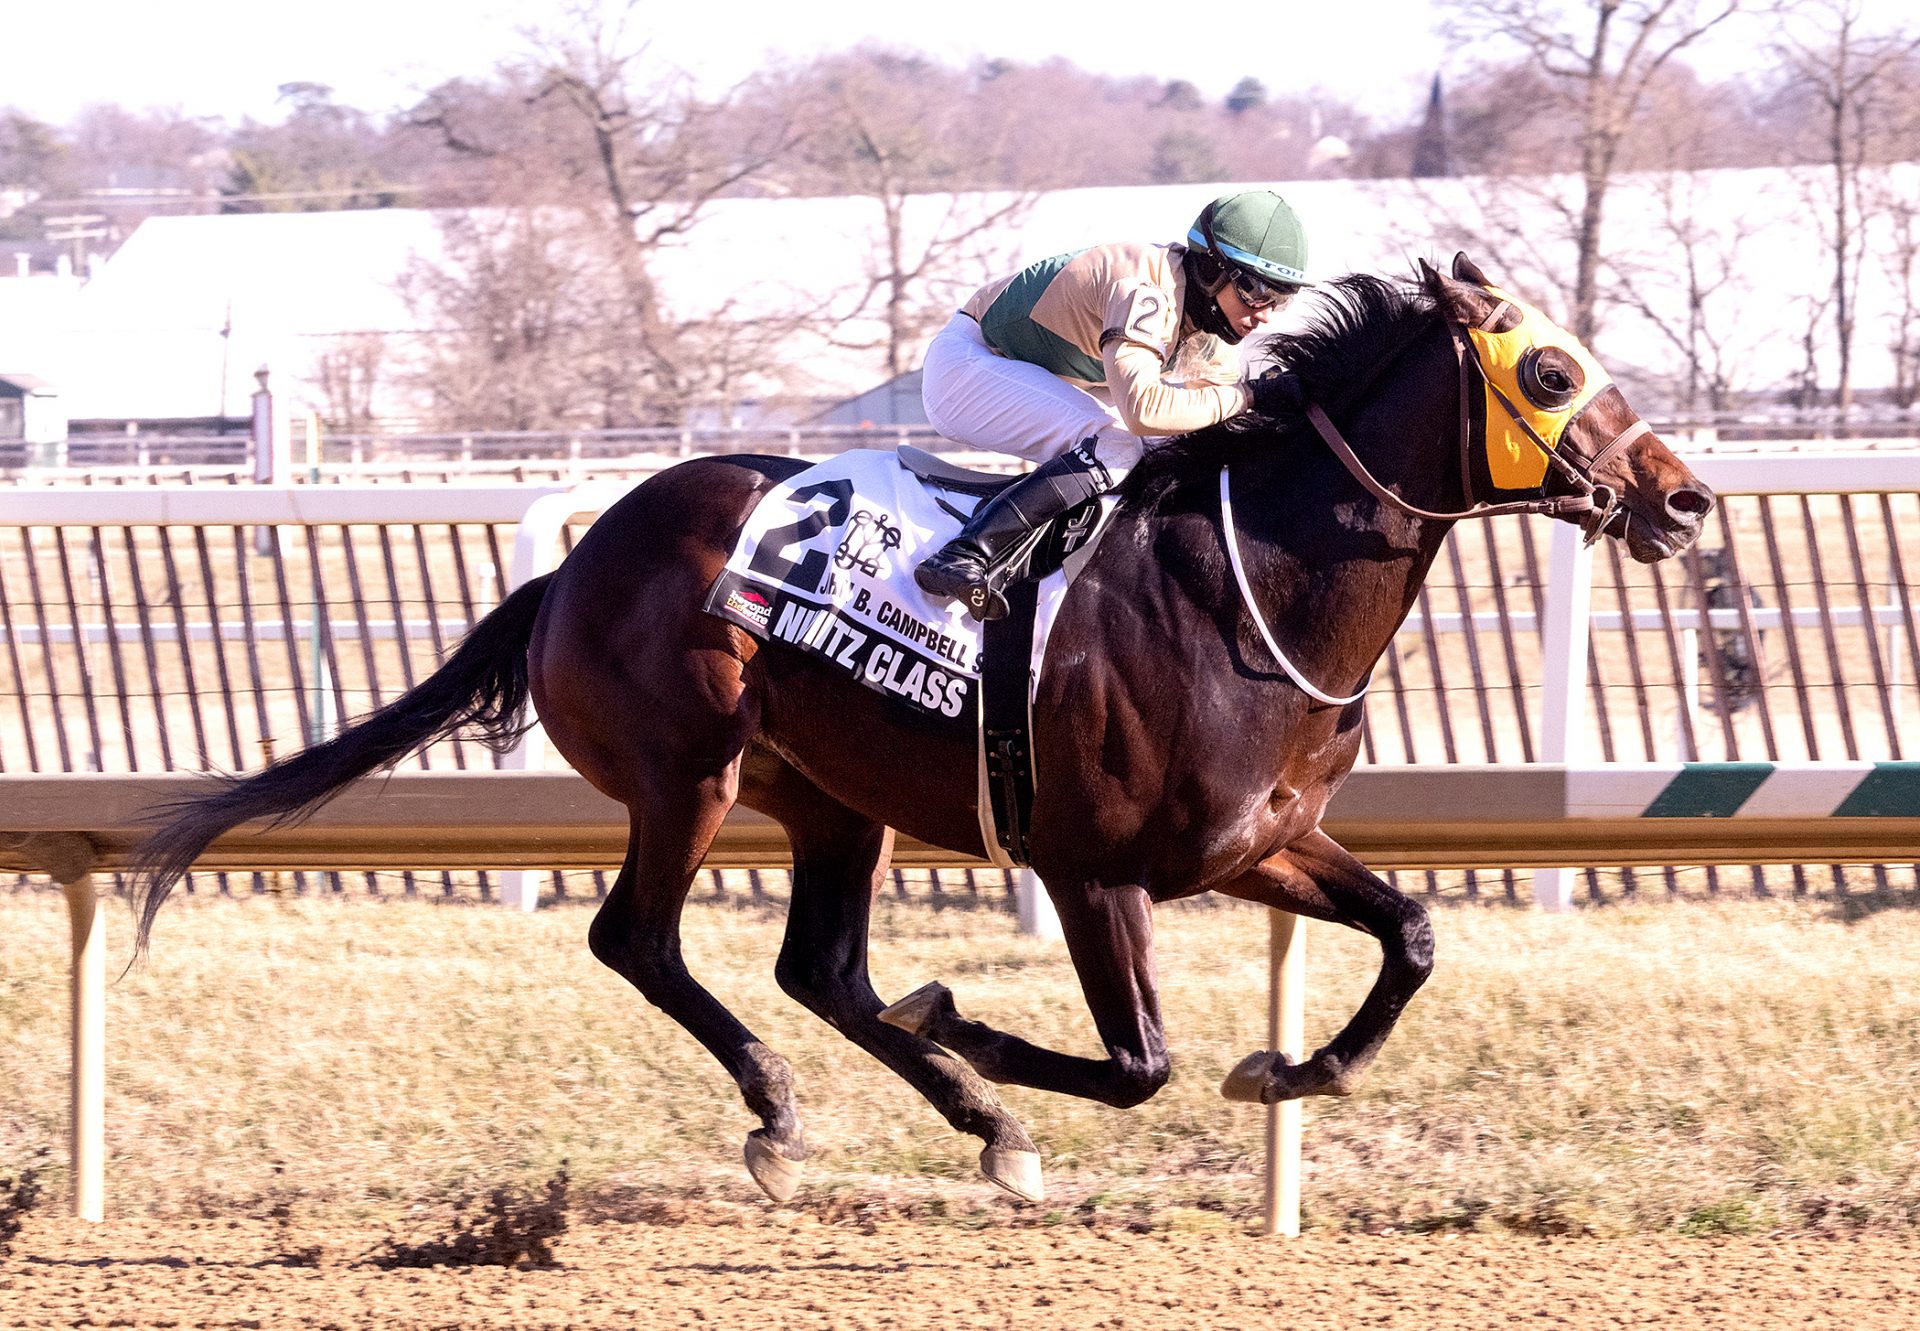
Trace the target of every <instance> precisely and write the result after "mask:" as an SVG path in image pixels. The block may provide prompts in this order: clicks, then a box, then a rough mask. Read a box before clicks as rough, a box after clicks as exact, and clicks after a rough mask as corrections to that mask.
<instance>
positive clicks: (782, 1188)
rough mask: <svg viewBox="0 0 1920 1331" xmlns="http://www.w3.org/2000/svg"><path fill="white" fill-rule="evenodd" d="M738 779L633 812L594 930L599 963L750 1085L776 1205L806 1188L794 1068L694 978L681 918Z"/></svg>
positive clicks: (683, 791)
mask: <svg viewBox="0 0 1920 1331" xmlns="http://www.w3.org/2000/svg"><path fill="white" fill-rule="evenodd" d="M733 773H734V769H733V768H732V767H729V768H728V769H727V770H726V772H725V773H723V774H720V775H714V776H709V777H707V778H705V779H689V780H688V781H687V782H686V783H685V784H684V785H670V784H667V783H662V784H661V785H660V786H659V787H657V788H656V789H655V790H654V791H653V792H652V793H651V796H650V797H649V798H647V799H646V800H644V801H643V802H641V803H639V804H636V805H635V806H634V807H633V830H632V837H631V840H630V842H629V844H628V848H627V860H626V864H625V865H624V866H623V867H622V868H621V870H620V876H619V877H618V878H617V879H616V880H615V881H614V884H613V888H612V890H611V891H609V892H608V893H607V899H606V901H605V902H604V903H603V904H602V905H601V907H600V913H599V914H598V915H596V916H594V920H593V925H592V927H591V928H590V929H589V930H588V932H587V943H588V946H590V947H591V948H592V949H593V954H594V956H596V957H598V958H599V959H600V960H601V961H602V962H604V963H606V965H608V966H609V967H611V968H612V969H613V970H615V971H617V972H619V973H620V974H621V975H622V976H624V977H626V979H627V980H628V982H629V983H631V984H632V985H633V987H634V988H636V989H638V990H639V991H640V993H641V994H642V995H643V996H644V997H645V998H646V1000H647V1001H648V1002H649V1003H652V1004H653V1005H654V1006H655V1007H657V1008H659V1009H660V1010H661V1011H662V1012H664V1013H666V1014H667V1015H668V1016H669V1017H671V1018H673V1019H674V1020H675V1021H676V1022H678V1023H679V1024H680V1025H681V1026H683V1027H685V1028H686V1030H687V1031H688V1033H690V1034H691V1035H692V1036H693V1037H694V1038H695V1039H697V1040H698V1041H700V1043H701V1044H703V1045H705V1046H706V1047H707V1050H708V1052H710V1053H711V1054H712V1055H713V1056H714V1057H715V1058H717V1059H719V1060H720V1064H721V1066H722V1067H724V1068H726V1070H727V1072H728V1073H729V1074H730V1075H731V1076H732V1077H733V1079H734V1081H735V1082H736V1083H737V1084H738V1085H739V1087H740V1095H741V1098H742V1099H743V1100H745V1102H746V1105H747V1108H748V1109H750V1110H752V1111H753V1113H754V1114H755V1115H757V1116H758V1117H759V1119H760V1127H759V1128H757V1129H755V1130H754V1131H753V1132H752V1133H751V1134H750V1135H749V1136H748V1138H747V1145H746V1160H747V1170H748V1172H749V1173H751V1174H752V1175H753V1180H754V1182H756V1183H758V1184H759V1185H760V1187H761V1189H762V1190H763V1191H765V1192H766V1194H767V1195H768V1196H770V1197H772V1198H773V1199H774V1200H775V1201H786V1200H787V1199H788V1198H789V1197H791V1196H792V1195H793V1193H794V1190H795V1189H796V1188H797V1187H799V1183H800V1171H801V1162H802V1161H804V1160H805V1159H806V1155H807V1147H806V1141H805V1139H804V1138H803V1137H802V1135H801V1132H800V1118H799V1113H798V1111H797V1110H796V1109H795V1108H794V1103H793V1069H792V1068H791V1067H790V1066H789V1065H788V1063H787V1060H786V1059H784V1058H782V1057H781V1056H780V1055H779V1054H777V1053H775V1052H774V1051H773V1050H772V1049H770V1048H768V1047H767V1046H766V1045H764V1044H762V1043H760V1041H759V1040H758V1039H756V1038H755V1037H754V1034H753V1032H752V1031H750V1030H748V1029H747V1028H746V1027H745V1026H743V1025H741V1024H740V1022H739V1020H738V1019H736V1018H735V1017H734V1015H733V1014H732V1013H731V1012H729V1011H728V1010H727V1009H726V1008H725V1007H724V1006H723V1005H722V1004H721V1003H720V1001H719V1000H718V999H716V998H715V997H714V996H713V995H712V994H710V993H708V992H707V990H706V989H705V988H704V987H702V986H701V984H700V983H699V982H698V981H696V980H695V979H694V978H693V977H692V976H691V975H690V974H688V973H687V967H686V962H685V961H684V960H683V959H682V958H681V954H680V913H681V908H682V907H683V906H684V905H685V904H686V899H687V892H688V889H689V888H690V887H691V886H692V884H693V876H694V873H695V871H696V870H698V868H699V866H700V862H701V860H702V859H704V858H705V856H706V853H707V847H708V846H709V845H710V844H712V841H713V837H714V834H715V833H716V832H717V831H719V829H720V824H721V821H722V820H723V819H725V817H726V815H727V809H728V808H729V807H730V806H731V805H732V803H733V780H734V777H733Z"/></svg>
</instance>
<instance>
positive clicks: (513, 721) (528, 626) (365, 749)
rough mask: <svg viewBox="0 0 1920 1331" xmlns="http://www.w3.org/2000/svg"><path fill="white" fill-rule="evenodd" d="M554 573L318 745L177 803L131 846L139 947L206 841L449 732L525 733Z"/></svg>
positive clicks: (488, 740)
mask: <svg viewBox="0 0 1920 1331" xmlns="http://www.w3.org/2000/svg"><path fill="white" fill-rule="evenodd" d="M551 577H552V575H551V574H549V575H547V576H546V577H540V578H535V579H533V580H532V581H531V582H528V583H527V584H525V585H524V586H522V587H520V588H519V589H518V590H517V591H515V592H514V593H513V595H511V596H509V597H508V598H507V599H506V600H504V601H502V602H501V603H500V604H499V605H498V606H496V607H495V608H494V610H493V613H491V614H489V615H488V616H487V617H486V618H485V619H483V620H481V621H480V622H479V623H478V624H476V625H474V626H473V630H472V631H471V632H470V633H468V634H467V636H466V637H465V638H463V639H462V640H461V642H460V645H459V646H458V647H456V648H455V649H454V652H453V655H452V656H450V657H448V658H447V662H446V664H445V665H443V666H441V667H440V668H439V669H438V670H436V671H434V672H433V674H431V675H429V676H428V677H427V678H426V679H425V680H423V681H421V683H420V684H419V686H418V687H416V688H413V689H410V690H408V691H407V692H406V693H404V694H402V695H401V696H400V697H398V698H396V699H395V700H394V701H392V702H391V703H388V704H387V705H386V706H385V707H382V708H381V709H380V710H379V711H377V712H374V713H372V714H371V715H369V716H367V717H365V718H363V719H361V720H360V721H358V722H356V723H355V724H353V725H351V726H349V727H347V728H346V729H345V730H343V731H341V732H340V733H339V734H338V735H335V736H334V737H333V738H332V739H330V740H328V741H326V742H325V743H324V744H316V745H314V746H313V747H312V748H310V749H302V750H301V751H300V752H299V753H296V754H294V755H293V756H292V757H290V758H287V759H284V760H283V761H281V762H277V763H274V764H272V765H271V766H269V767H267V768H265V769H263V770H262V771H259V772H256V773H255V774H254V775H252V776H248V777H227V778H224V779H223V788H222V789H221V790H220V791H219V792H218V793H216V794H213V795H209V796H206V797H205V798H203V799H197V800H192V801H190V802H187V803H183V804H180V805H176V806H174V807H173V808H171V809H168V810H166V811H165V812H166V813H168V814H170V815H171V817H170V818H169V819H168V821H167V822H166V823H165V825H163V826H162V827H161V828H160V829H159V830H158V831H156V832H155V833H154V834H153V835H152V836H150V837H148V838H147V839H146V840H145V841H144V842H142V843H141V845H140V846H139V847H138V849H137V850H136V851H135V852H134V872H135V874H136V878H135V889H136V892H137V894H138V895H139V897H140V932H139V938H138V941H137V949H138V951H141V952H144V951H145V950H146V946H147V935H148V933H149V931H151V929H152V928H153V917H154V916H155V915H157V914H158V913H159V911H160V907H161V905H162V903H164V902H165V901H166V899H167V894H168V893H170V892H172V891H173V886H174V884H175V883H177V882H179V881H180V879H181V878H182V877H184V876H185V874H186V872H187V870H188V869H190V868H192V867H193V862H194V861H195V860H196V859H198V858H199V857H200V854H201V852H202V851H204V850H205V849H206V848H207V847H208V846H209V845H210V844H212V842H213V841H214V839H215V838H216V837H218V836H220V835H221V834H222V833H224V832H227V831H229V830H230V829H232V828H235V827H238V826H239V825H240V824H241V823H245V822H251V821H253V820H254V819H256V818H267V819H271V820H273V823H274V824H275V825H276V826H279V825H282V824H286V823H293V822H298V821H300V820H301V819H302V818H307V817H310V816H312V814H313V812H314V811H315V810H316V809H318V808H319V807H320V806H321V805H323V804H325V803H326V802H327V801H328V800H330V799H332V798H333V797H334V796H335V795H338V794H339V793H340V792H341V791H342V790H344V789H345V788H346V787H347V786H348V785H349V784H350V783H352V782H353V781H354V780H356V779H357V778H359V777H363V776H365V775H366V774H367V773H369V772H374V771H378V770H379V769H381V768H383V767H391V766H392V765H393V764H394V763H396V762H398V761H400V759H402V758H404V757H405V756H406V755H407V754H408V753H410V752H412V751H413V750H415V749H417V748H419V747H421V746H422V745H424V744H429V743H432V742H433V741H434V740H437V739H443V738H445V737H446V736H448V735H451V734H453V733H454V732H455V731H457V730H468V729H471V730H476V731H478V732H479V735H478V736H477V738H478V739H479V740H480V742H482V743H484V744H486V745H488V746H489V747H491V748H494V749H505V748H509V747H511V746H512V744H513V742H514V741H515V740H516V739H518V738H519V737H520V736H521V735H522V734H524V733H525V731H526V728H527V727H526V724H525V723H523V722H522V720H521V715H522V713H524V712H525V711H526V706H527V645H528V644H529V643H530V642H531V641H532V639H533V621H534V618H535V616H536V615H538V614H539V612H540V602H541V601H542V599H544V598H545V596H546V594H547V583H548V581H549V580H550V579H551Z"/></svg>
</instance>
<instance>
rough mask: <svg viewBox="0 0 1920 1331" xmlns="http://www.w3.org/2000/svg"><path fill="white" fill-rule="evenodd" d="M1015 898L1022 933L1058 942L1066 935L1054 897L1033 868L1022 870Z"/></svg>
mask: <svg viewBox="0 0 1920 1331" xmlns="http://www.w3.org/2000/svg"><path fill="white" fill-rule="evenodd" d="M1013 900H1014V906H1015V908H1016V909H1017V911H1018V912H1019V916H1020V932H1021V933H1023V934H1026V935H1027V936H1028V937H1029V938H1038V939H1042V940H1044V941H1046V942H1049V943H1057V942H1059V941H1060V940H1061V939H1063V938H1065V937H1066V934H1065V933H1063V932H1061V929H1060V915H1059V912H1057V911H1056V910H1054V908H1053V898H1052V897H1050V896H1048V895H1047V888H1046V884H1044V883H1042V882H1041V881H1040V875H1039V874H1037V873H1035V872H1034V871H1033V870H1031V869H1022V870H1020V880H1019V882H1018V884H1017V885H1016V886H1015V887H1014V890H1013Z"/></svg>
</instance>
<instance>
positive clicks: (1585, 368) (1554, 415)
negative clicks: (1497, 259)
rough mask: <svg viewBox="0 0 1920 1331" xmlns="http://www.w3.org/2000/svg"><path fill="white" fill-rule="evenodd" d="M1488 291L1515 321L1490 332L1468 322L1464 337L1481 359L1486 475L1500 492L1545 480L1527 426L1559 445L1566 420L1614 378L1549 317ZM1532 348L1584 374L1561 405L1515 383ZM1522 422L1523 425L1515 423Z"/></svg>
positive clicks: (1544, 461)
mask: <svg viewBox="0 0 1920 1331" xmlns="http://www.w3.org/2000/svg"><path fill="white" fill-rule="evenodd" d="M1487 290H1488V291H1489V292H1491V293H1492V294H1493V296H1494V297H1495V298H1496V299H1499V300H1504V301H1506V302H1507V303H1508V304H1509V305H1511V306H1512V307H1513V308H1514V309H1515V310H1517V311H1518V312H1519V313H1520V322H1519V323H1517V324H1515V325H1514V326H1513V327H1512V328H1510V329H1508V330H1507V331H1505V332H1503V333H1490V332H1487V331H1486V330H1484V329H1481V328H1477V327H1473V326H1471V325H1470V326H1469V327H1468V328H1467V336H1468V337H1470V338H1471V339H1473V349H1474V352H1475V353H1476V355H1477V356H1478V359H1479V362H1480V371H1481V377H1482V379H1483V380H1484V382H1485V385H1486V386H1485V388H1484V389H1483V390H1482V392H1483V393H1484V395H1485V401H1484V402H1483V403H1482V407H1483V408H1484V412H1485V415H1484V419H1485V421H1486V453H1487V473H1488V476H1489V477H1490V479H1491V480H1492V481H1493V483H1494V484H1495V485H1497V486H1499V487H1500V488H1501V489H1502V490H1533V489H1538V488H1539V487H1540V485H1541V484H1542V483H1544V482H1545V480H1546V478H1547V459H1546V455H1545V454H1544V453H1542V452H1541V451H1540V447H1539V445H1538V444H1536V443H1535V442H1534V441H1533V440H1532V439H1529V438H1528V437H1527V427H1531V429H1532V430H1533V432H1534V433H1535V434H1536V435H1538V436H1539V440H1540V443H1542V444H1545V445H1546V446H1547V448H1549V449H1557V448H1559V446H1560V437H1561V436H1562V435H1563V434H1565V433H1566V429H1567V426H1568V424H1569V423H1570V422H1571V421H1572V420H1573V418H1574V417H1575V416H1577V415H1579V414H1580V412H1581V410H1582V409H1583V408H1584V407H1585V406H1586V405H1587V404H1588V403H1589V402H1591V401H1593V399H1594V398H1596V397H1598V396H1599V395H1600V394H1601V393H1603V392H1604V391H1606V389H1607V388H1608V386H1609V385H1611V384H1612V383H1613V377H1612V376H1611V375H1609V374H1608V373H1607V372H1606V371H1605V370H1604V369H1602V368H1601V367H1600V362H1599V361H1597V360H1595V359H1594V358H1593V355H1592V353H1591V352H1589V351H1588V350H1587V349H1586V348H1585V347H1583V346H1581V345H1580V343H1579V341H1578V340H1577V339H1575V338H1574V337H1573V335H1572V334H1570V333H1568V332H1567V331H1566V330H1565V329H1563V328H1561V327H1560V326H1559V325H1557V324H1555V323H1554V322H1553V320H1551V319H1549V318H1547V316H1546V315H1544V314H1542V313H1540V311H1539V310H1536V309H1535V308H1534V307H1533V306H1531V305H1529V304H1527V303H1526V302H1525V301H1522V300H1516V299H1515V298H1514V297H1512V296H1509V295H1508V294H1507V293H1506V292H1504V291H1502V290H1500V288H1498V287H1488V288H1487ZM1535 347H1557V348H1559V349H1560V350H1561V351H1564V352H1566V353H1567V354H1568V355H1569V356H1571V357H1573V359H1574V361H1575V363H1577V364H1578V365H1579V367H1580V372H1581V374H1582V375H1584V376H1585V382H1583V383H1582V384H1581V385H1580V388H1579V390H1578V391H1577V392H1576V393H1575V394H1574V396H1573V400H1572V401H1571V402H1569V403H1567V405H1566V406H1564V407H1557V408H1543V407H1539V406H1536V405H1535V404H1534V403H1533V402H1532V401H1530V400H1529V399H1528V397H1527V395H1526V392H1525V391H1524V390H1523V389H1522V388H1521V387H1520V363H1521V358H1522V357H1524V356H1525V355H1526V354H1527V352H1529V351H1531V350H1532V349H1534V348H1535ZM1520 422H1525V426H1523V425H1522V424H1520Z"/></svg>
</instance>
